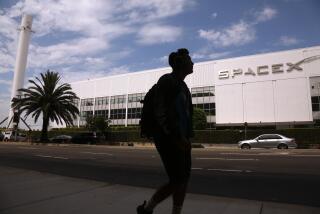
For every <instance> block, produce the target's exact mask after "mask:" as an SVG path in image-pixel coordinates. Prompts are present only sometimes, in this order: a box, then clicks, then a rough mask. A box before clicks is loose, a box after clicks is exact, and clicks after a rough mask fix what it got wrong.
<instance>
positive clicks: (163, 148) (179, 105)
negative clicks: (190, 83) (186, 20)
mask: <svg viewBox="0 0 320 214" xmlns="http://www.w3.org/2000/svg"><path fill="white" fill-rule="evenodd" d="M169 65H170V66H171V67H172V72H171V73H169V74H165V75H163V76H162V77H161V78H160V79H159V81H158V83H157V88H156V92H155V99H154V112H155V113H154V114H155V120H156V131H155V134H154V136H153V139H154V142H155V145H156V148H157V150H158V153H159V155H160V157H161V160H162V162H163V165H164V167H165V170H166V173H167V174H168V177H169V182H168V183H166V184H164V185H163V186H161V187H160V188H159V189H158V190H157V191H156V192H155V193H154V195H153V196H152V197H151V198H150V199H149V200H148V201H144V203H143V204H142V205H140V206H138V207H137V212H138V214H151V213H152V212H153V209H154V208H155V207H156V206H157V205H158V204H159V203H160V202H162V201H163V200H164V199H166V198H168V197H169V196H171V195H172V197H173V209H172V214H179V213H181V209H182V206H183V202H184V199H185V195H186V190H187V185H188V181H189V177H190V171H191V144H190V141H189V139H190V137H192V136H193V129H192V114H193V107H192V99H191V94H190V91H189V88H188V87H187V85H186V83H185V82H184V79H185V77H186V76H187V75H189V74H191V73H192V72H193V62H192V60H191V57H190V56H189V51H188V50H187V49H185V48H182V49H178V51H177V52H172V53H171V54H170V55H169Z"/></svg>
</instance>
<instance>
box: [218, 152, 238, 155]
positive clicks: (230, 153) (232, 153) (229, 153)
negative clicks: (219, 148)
mask: <svg viewBox="0 0 320 214" xmlns="http://www.w3.org/2000/svg"><path fill="white" fill-rule="evenodd" d="M220 154H221V155H242V154H241V153H235V152H227V153H220Z"/></svg>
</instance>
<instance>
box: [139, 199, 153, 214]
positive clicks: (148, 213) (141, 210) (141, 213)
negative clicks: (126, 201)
mask: <svg viewBox="0 0 320 214" xmlns="http://www.w3.org/2000/svg"><path fill="white" fill-rule="evenodd" d="M146 203H147V202H146V201H144V202H143V204H141V205H139V206H138V207H137V213H138V214H152V213H153V212H152V211H147V210H145V209H144V206H145V205H146Z"/></svg>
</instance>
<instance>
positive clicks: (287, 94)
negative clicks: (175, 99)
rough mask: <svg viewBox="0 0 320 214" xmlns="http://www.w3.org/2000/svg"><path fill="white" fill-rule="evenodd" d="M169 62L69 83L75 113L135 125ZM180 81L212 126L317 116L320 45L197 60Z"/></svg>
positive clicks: (288, 121) (319, 117)
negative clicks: (152, 88) (73, 94)
mask: <svg viewBox="0 0 320 214" xmlns="http://www.w3.org/2000/svg"><path fill="white" fill-rule="evenodd" d="M169 72H171V68H170V67H166V68H160V69H154V70H147V71H141V72H134V73H128V74H121V75H115V76H107V77H104V78H99V79H92V80H85V81H79V82H73V83H71V86H72V88H73V90H74V91H75V93H76V94H77V95H78V97H79V98H80V100H77V101H76V104H77V105H78V106H79V109H80V117H79V118H78V119H77V121H75V125H78V126H83V125H85V120H86V117H88V116H94V115H95V116H101V117H104V118H105V119H109V120H110V121H111V123H110V124H111V125H125V126H128V125H137V124H139V119H140V117H141V109H142V104H141V103H140V101H141V100H142V99H143V98H144V96H145V94H146V92H147V91H148V90H149V89H150V88H151V87H152V86H153V85H154V84H155V83H156V82H157V80H158V79H159V78H160V77H161V76H162V75H163V74H165V73H169ZM185 82H186V83H187V85H188V87H189V88H190V91H191V94H192V102H193V105H194V106H195V107H197V108H201V109H203V110H204V111H205V112H206V114H207V122H208V124H211V126H242V125H243V124H245V123H247V124H249V125H254V126H266V125H267V126H268V125H272V126H273V125H276V126H277V125H281V124H282V125H286V124H291V125H292V124H313V123H314V122H315V121H318V120H320V46H314V47H309V48H303V49H296V50H288V51H281V52H274V53H266V54H258V55H252V56H244V57H237V58H230V59H222V60H214V61H207V62H201V63H196V64H195V65H194V73H193V74H191V75H189V76H188V77H187V78H186V79H185Z"/></svg>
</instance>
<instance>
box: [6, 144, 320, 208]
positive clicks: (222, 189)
mask: <svg viewBox="0 0 320 214" xmlns="http://www.w3.org/2000/svg"><path fill="white" fill-rule="evenodd" d="M192 156H193V165H192V175H191V181H190V187H189V189H188V192H190V193H198V194H207V195H214V196H223V197H231V198H242V199H250V200H263V201H273V202H284V203H295V204H301V205H309V206H320V201H319V197H318V195H319V192H320V186H319V181H320V150H277V149H269V150H266V149H252V150H240V149H193V152H192ZM0 165H2V166H11V167H17V168H23V169H31V170H36V171H41V172H50V173H55V174H59V175H64V176H70V177H78V178H86V179H91V180H97V181H105V182H109V183H115V184H122V185H130V186H139V187H150V188H156V187H157V186H158V185H160V184H161V183H163V182H165V181H166V179H167V178H166V175H165V172H164V170H163V167H162V164H161V161H160V158H159V156H158V154H157V152H156V150H155V149H154V148H144V147H139V148H137V147H108V146H86V145H81V146H77V145H68V146H63V145H56V146H44V145H27V144H9V143H6V144H4V143H1V144H0Z"/></svg>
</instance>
